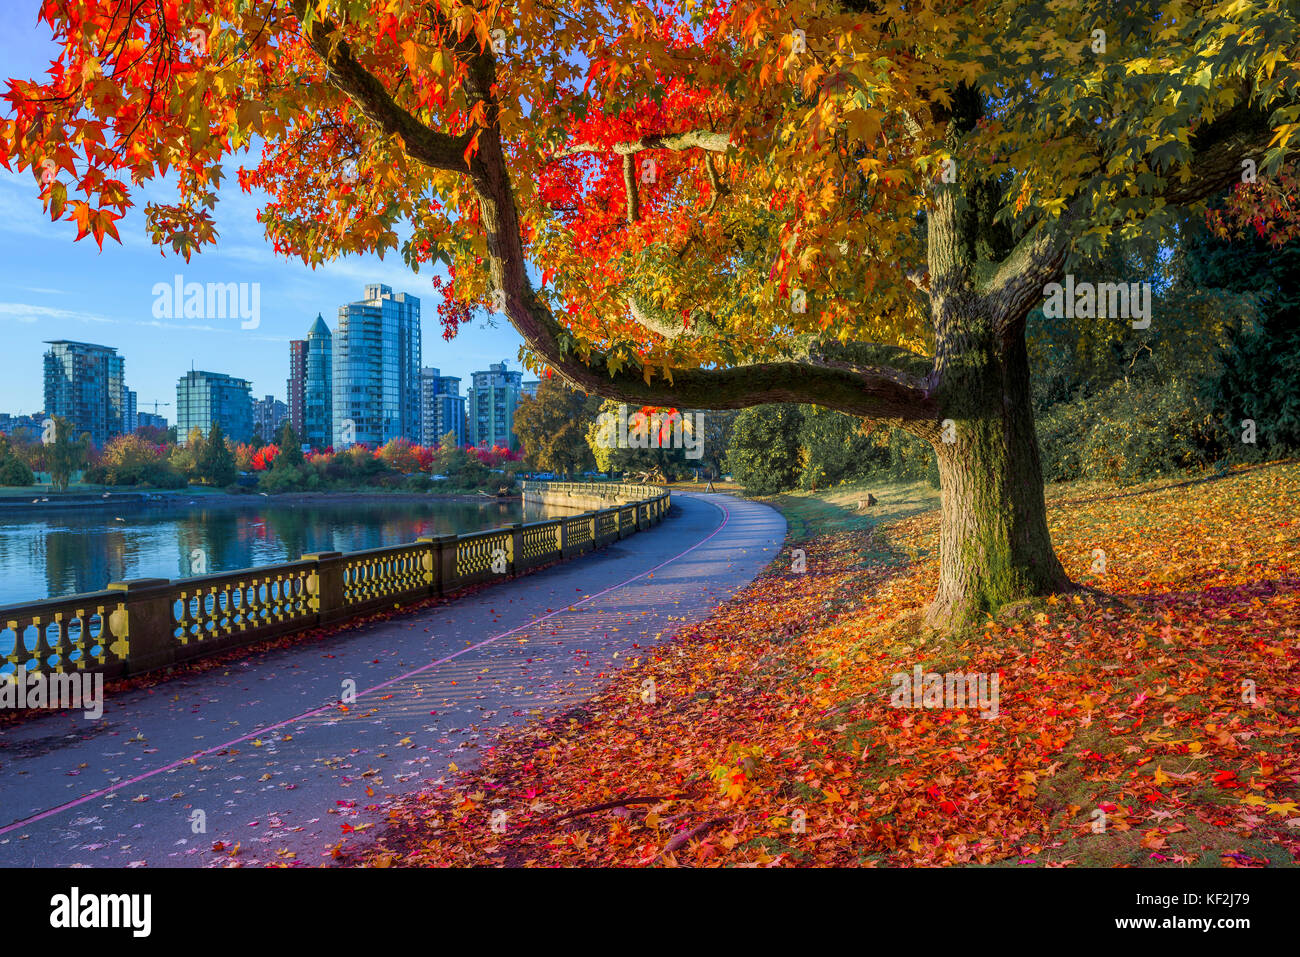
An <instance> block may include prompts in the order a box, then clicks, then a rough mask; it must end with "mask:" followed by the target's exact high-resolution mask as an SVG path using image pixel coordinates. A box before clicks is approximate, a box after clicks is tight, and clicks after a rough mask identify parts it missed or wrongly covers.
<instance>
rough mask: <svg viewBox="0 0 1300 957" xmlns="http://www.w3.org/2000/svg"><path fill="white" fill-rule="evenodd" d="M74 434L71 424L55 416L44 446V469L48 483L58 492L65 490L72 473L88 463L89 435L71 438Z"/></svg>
mask: <svg viewBox="0 0 1300 957" xmlns="http://www.w3.org/2000/svg"><path fill="white" fill-rule="evenodd" d="M74 432H75V429H74V428H73V425H72V423H71V422H69V421H68V420H67V419H65V418H64V417H63V416H61V415H56V416H55V417H54V428H53V430H52V434H51V435H50V441H49V442H47V443H46V445H45V467H46V469H48V471H49V473H50V481H51V482H53V483H54V487H55V488H57V489H60V490H66V489H67V487H68V483H69V482H71V481H72V475H73V473H74V472H76V471H77V470H78V469H82V468H85V467H86V465H87V464H88V463H89V461H90V435H89V434H88V433H85V432H83V433H82V434H81V435H79V436H77V437H76V438H73V433H74Z"/></svg>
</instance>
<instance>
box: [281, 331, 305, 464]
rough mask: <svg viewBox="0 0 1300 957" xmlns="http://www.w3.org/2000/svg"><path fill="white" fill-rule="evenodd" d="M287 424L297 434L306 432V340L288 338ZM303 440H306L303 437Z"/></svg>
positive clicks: (285, 387)
mask: <svg viewBox="0 0 1300 957" xmlns="http://www.w3.org/2000/svg"><path fill="white" fill-rule="evenodd" d="M284 398H285V401H286V402H287V403H288V406H289V424H290V425H292V426H293V430H294V432H296V433H297V434H298V435H306V434H307V425H306V416H307V340H306V339H290V340H289V378H288V379H286V380H285V383H284ZM303 441H306V439H304V440H303Z"/></svg>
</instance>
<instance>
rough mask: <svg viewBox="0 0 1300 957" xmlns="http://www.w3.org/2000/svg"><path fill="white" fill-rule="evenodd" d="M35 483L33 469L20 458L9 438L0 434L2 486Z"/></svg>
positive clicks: (0, 480)
mask: <svg viewBox="0 0 1300 957" xmlns="http://www.w3.org/2000/svg"><path fill="white" fill-rule="evenodd" d="M35 481H36V476H35V475H33V474H32V470H31V467H30V466H29V465H28V464H27V463H26V462H24V461H23V460H22V459H20V458H19V457H18V455H17V453H16V452H15V450H14V446H13V443H12V442H11V441H10V440H9V436H7V435H5V434H4V433H3V432H0V485H31V484H33V483H34V482H35Z"/></svg>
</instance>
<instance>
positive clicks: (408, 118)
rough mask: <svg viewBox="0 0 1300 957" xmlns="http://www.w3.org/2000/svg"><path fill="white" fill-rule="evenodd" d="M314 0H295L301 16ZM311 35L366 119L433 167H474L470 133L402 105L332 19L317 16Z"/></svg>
mask: <svg viewBox="0 0 1300 957" xmlns="http://www.w3.org/2000/svg"><path fill="white" fill-rule="evenodd" d="M309 2H310V0H293V12H294V14H295V15H296V16H297V17H298V19H299V20H300V21H304V20H305V19H306V14H307V7H308V4H309ZM306 40H307V43H308V45H309V46H311V48H312V49H313V50H314V51H315V52H316V55H317V56H318V57H320V58H321V61H322V62H323V63H324V64H325V67H326V70H327V73H326V75H327V76H328V78H329V82H330V83H332V84H333V85H334V86H335V87H336V88H337V89H339V90H340V91H341V92H343V93H344V94H346V95H347V97H348V98H349V99H350V100H351V101H352V102H353V103H354V104H355V105H356V107H357V109H358V110H360V111H361V113H362V114H363V115H364V116H365V117H366V119H368V120H370V121H371V122H372V123H374V124H375V125H376V126H377V127H379V128H380V129H381V130H383V131H384V132H385V133H387V134H389V135H390V136H397V137H400V138H401V140H402V146H403V148H404V149H405V150H406V153H407V154H408V155H409V156H411V158H413V159H415V160H417V161H419V162H421V163H423V164H424V165H425V166H429V167H432V168H434V169H441V170H448V171H450V172H453V173H468V172H469V166H468V164H467V163H466V162H465V150H466V148H468V146H469V143H470V139H471V134H469V133H463V134H461V135H460V136H451V135H449V134H447V133H443V132H441V131H439V130H433V129H430V128H429V127H428V126H425V125H424V124H423V123H421V122H420V121H419V120H417V119H416V118H415V117H414V116H412V115H411V114H410V113H409V112H407V111H406V110H405V109H403V108H402V107H401V106H400V105H399V104H398V103H397V101H396V100H394V99H393V97H392V96H391V95H390V94H389V92H388V90H386V89H385V88H384V85H383V84H382V83H381V82H380V81H379V80H378V79H377V78H376V77H375V76H374V75H373V74H372V73H370V72H369V71H368V70H366V69H365V68H364V67H362V66H361V64H360V63H358V62H357V60H356V58H355V57H354V56H353V55H352V50H351V48H350V47H349V46H348V43H347V41H346V40H344V39H343V34H342V33H341V32H340V31H339V28H338V26H337V25H336V24H335V23H334V22H333V21H331V20H328V19H317V20H315V21H313V23H312V25H311V30H310V32H309V33H308V35H307V37H306Z"/></svg>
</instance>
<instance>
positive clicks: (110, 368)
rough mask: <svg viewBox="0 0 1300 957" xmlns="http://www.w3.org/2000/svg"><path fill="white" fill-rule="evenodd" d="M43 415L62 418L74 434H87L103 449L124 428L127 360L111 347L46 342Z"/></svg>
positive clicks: (85, 343)
mask: <svg viewBox="0 0 1300 957" xmlns="http://www.w3.org/2000/svg"><path fill="white" fill-rule="evenodd" d="M46 345H48V346H49V347H50V350H49V352H47V353H45V413H46V415H48V416H50V417H54V416H56V415H57V416H62V417H63V418H65V419H67V420H68V421H69V422H71V423H72V427H73V428H74V429H75V430H76V433H77V434H78V435H80V434H81V433H82V432H89V433H90V440H91V441H92V442H94V443H95V445H97V446H100V447H101V448H102V447H103V445H104V443H105V442H107V441H108V440H109V439H111V438H112V437H113V436H115V435H121V434H122V432H123V431H124V430H125V426H126V415H127V397H126V392H127V391H128V390H127V389H126V386H125V384H124V382H123V376H124V372H125V368H124V367H125V365H126V360H125V359H123V357H122V356H119V355H118V354H117V350H116V349H115V348H113V347H112V346H99V345H94V344H93V343H89V342H71V341H69V340H66V339H55V340H49V341H47V342H46Z"/></svg>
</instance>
